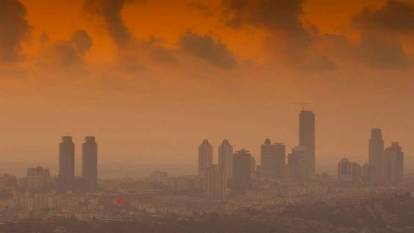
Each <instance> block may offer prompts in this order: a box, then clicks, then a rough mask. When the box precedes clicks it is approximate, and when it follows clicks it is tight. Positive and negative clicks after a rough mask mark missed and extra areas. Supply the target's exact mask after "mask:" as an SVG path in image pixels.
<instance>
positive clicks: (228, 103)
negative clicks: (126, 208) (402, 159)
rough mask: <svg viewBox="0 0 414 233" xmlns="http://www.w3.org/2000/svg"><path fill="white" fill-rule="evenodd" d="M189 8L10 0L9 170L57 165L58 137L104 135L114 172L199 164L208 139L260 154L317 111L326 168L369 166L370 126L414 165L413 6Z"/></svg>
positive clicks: (0, 65)
mask: <svg viewBox="0 0 414 233" xmlns="http://www.w3.org/2000/svg"><path fill="white" fill-rule="evenodd" d="M191 2H196V3H200V2H201V1H197V0H195V1H186V0H185V1H184V0H172V1H163V0H151V1H113V0H74V1H63V0H57V1H52V2H51V1H47V0H8V1H3V2H2V3H3V4H4V5H2V6H4V7H2V8H1V9H3V10H4V9H9V10H8V11H7V12H12V10H14V11H15V12H16V13H15V14H2V15H4V16H5V17H4V18H1V19H0V29H1V30H0V35H1V36H0V39H1V40H0V77H1V78H0V87H1V88H0V107H1V109H2V113H3V114H1V116H0V128H1V129H2V135H1V136H0V141H1V142H2V143H0V154H1V155H3V156H2V158H1V159H0V161H2V162H3V163H4V162H13V161H17V162H27V161H30V162H36V160H38V159H40V160H44V161H47V162H48V163H49V164H52V163H54V155H55V150H54V148H53V147H51V146H50V144H51V142H52V141H54V140H55V138H56V137H57V136H59V135H99V138H100V141H101V142H102V144H103V145H105V148H103V150H102V157H103V158H105V161H111V162H112V163H114V162H117V160H119V161H135V162H136V163H142V162H144V161H145V163H175V162H176V161H183V162H184V163H186V164H193V163H194V161H195V159H194V158H193V150H194V148H190V147H189V146H187V145H188V144H190V145H196V144H198V143H199V141H200V139H201V138H205V137H208V138H210V140H211V142H213V143H214V144H215V145H217V144H218V143H220V142H221V141H222V140H223V138H228V139H229V140H231V141H233V142H234V143H235V145H234V146H235V147H240V146H241V145H243V146H245V147H248V148H250V151H251V152H252V153H253V154H255V155H257V154H258V153H259V151H260V145H258V144H259V143H262V142H263V140H264V138H267V137H269V138H272V140H273V141H282V140H283V141H284V142H285V143H286V144H287V145H293V144H294V143H295V141H296V132H297V124H296V121H297V119H296V118H294V117H292V116H293V115H294V114H296V112H297V110H298V108H299V105H298V104H296V103H302V102H305V103H306V102H307V103H309V104H308V106H306V107H307V108H310V109H312V110H314V111H315V112H317V113H318V116H319V118H320V124H319V126H318V128H319V131H318V134H319V135H318V138H319V139H320V140H319V141H318V142H317V145H316V147H317V148H318V151H319V152H320V154H319V156H320V158H322V161H323V162H326V163H327V165H326V166H323V167H322V168H323V169H325V168H326V167H332V166H333V165H334V164H336V163H337V161H338V160H339V159H340V158H342V157H344V156H347V157H351V159H352V160H353V161H360V162H362V161H363V160H365V155H366V153H367V152H366V147H365V144H364V140H366V137H367V129H368V130H369V129H371V128H382V129H383V131H384V132H386V135H387V136H386V137H387V138H386V140H387V141H388V140H391V141H392V140H395V139H398V140H399V141H400V143H401V144H402V145H404V148H405V151H406V153H407V157H408V159H409V160H410V161H411V163H409V164H414V159H411V158H412V156H410V155H411V154H412V153H413V152H414V144H413V143H412V138H413V133H412V132H414V125H413V124H412V119H413V118H414V110H413V108H412V106H413V104H414V102H413V100H414V98H413V92H412V86H414V80H413V79H412V76H413V68H414V66H413V61H414V48H413V43H412V31H413V26H412V25H411V24H409V22H412V21H413V20H412V19H413V18H414V17H413V14H412V13H411V12H412V9H414V7H413V3H412V1H410V0H364V1H360V0H358V1H357V0H349V1H339V2H338V1H324V0H307V1H302V0H298V1H283V0H281V1H263V4H259V3H260V2H262V1H259V2H257V1H252V0H247V1H243V2H245V5H243V7H241V8H240V9H236V8H234V7H232V6H233V5H232V4H230V3H231V2H237V0H208V1H202V4H201V7H200V4H194V3H191ZM6 3H7V4H6ZM110 3H119V5H117V4H115V5H114V7H111V5H110ZM124 3H125V4H124ZM270 3H271V4H270ZM105 4H109V5H105ZM267 4H268V5H267ZM106 6H108V7H106ZM104 9H106V10H108V12H104ZM203 9H204V10H203ZM400 11H401V12H400ZM273 12H274V13H275V14H271V13H273ZM282 12H283V14H281V15H280V17H278V13H282ZM384 12H385V13H384ZM0 13H2V12H0ZM106 13H107V14H106ZM108 15H113V16H116V17H115V20H114V21H111V19H112V18H110V17H109V18H107V17H105V16H108ZM261 15H263V17H260V16H261ZM232 16H234V18H233V17H232ZM285 16H286V17H288V19H289V20H285V19H284V17H285ZM397 16H398V17H397ZM154 19H156V20H154ZM237 19H238V20H237ZM384 22H390V24H387V23H384ZM13 23H14V24H13ZM112 23H113V24H112ZM2 25H4V27H3V26H2ZM9 25H12V26H13V27H11V28H10V31H8V29H9V27H8V26H9ZM390 25H391V26H390ZM396 28H397V29H398V30H396ZM111 29H119V30H115V31H112V30H111ZM116 32H120V34H118V33H116ZM6 35H9V36H10V37H6ZM8 43H10V44H8ZM292 43H293V44H292ZM5 45H9V47H7V46H6V47H5ZM7 48H8V49H7ZM206 48H207V49H206ZM77 140H78V139H77ZM321 142H323V144H321ZM159 145H162V146H159ZM137 147H138V148H139V149H137ZM287 149H288V150H290V149H291V148H287ZM10 160H12V161H10ZM410 169H411V170H412V169H413V168H411V165H410Z"/></svg>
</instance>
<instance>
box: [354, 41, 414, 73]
mask: <svg viewBox="0 0 414 233" xmlns="http://www.w3.org/2000/svg"><path fill="white" fill-rule="evenodd" d="M356 54H357V55H358V56H359V57H360V58H361V59H362V60H363V61H365V63H366V64H367V65H369V66H371V67H373V68H380V69H402V68H406V67H407V66H408V65H409V64H410V60H409V58H408V56H407V54H406V53H405V51H404V49H403V47H402V45H401V42H400V41H399V40H397V39H395V38H384V37H380V36H377V35H372V34H366V35H364V36H363V38H362V41H361V43H360V44H359V45H358V46H357V50H356Z"/></svg>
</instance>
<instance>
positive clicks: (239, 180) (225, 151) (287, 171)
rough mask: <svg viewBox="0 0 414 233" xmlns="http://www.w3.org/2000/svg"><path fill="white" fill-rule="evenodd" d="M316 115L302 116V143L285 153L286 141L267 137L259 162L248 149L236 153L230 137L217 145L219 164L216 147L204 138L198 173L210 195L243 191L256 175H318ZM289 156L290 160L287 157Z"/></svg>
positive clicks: (302, 177)
mask: <svg viewBox="0 0 414 233" xmlns="http://www.w3.org/2000/svg"><path fill="white" fill-rule="evenodd" d="M315 157H316V156H315V115H314V113H313V112H312V111H302V112H301V113H300V115H299V145H298V146H296V147H294V148H293V150H292V152H291V153H289V154H288V155H287V156H286V146H285V144H283V143H272V142H271V140H270V139H266V140H265V142H264V144H262V145H261V155H260V165H256V159H255V158H254V156H252V154H251V153H250V152H249V151H247V150H244V149H242V150H239V151H236V152H234V149H233V146H232V145H231V144H230V142H229V141H228V140H224V141H223V142H222V143H221V144H220V145H219V148H218V164H213V146H212V145H211V144H210V143H209V141H208V140H204V141H203V142H202V143H201V145H200V146H199V149H198V176H199V177H200V179H201V181H202V183H203V187H204V190H205V191H206V193H207V196H208V197H209V198H211V199H223V198H225V196H226V195H227V194H228V193H242V192H245V191H246V190H248V189H250V188H251V187H252V180H253V179H254V178H258V177H260V178H263V179H291V180H294V181H301V182H303V181H306V180H310V179H312V178H313V177H314V176H315V170H316V169H315ZM286 158H287V159H286Z"/></svg>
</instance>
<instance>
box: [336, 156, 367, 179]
mask: <svg viewBox="0 0 414 233" xmlns="http://www.w3.org/2000/svg"><path fill="white" fill-rule="evenodd" d="M362 176H363V168H362V166H361V165H359V164H358V163H355V162H351V161H349V160H348V159H346V158H345V159H342V160H341V161H339V163H338V179H339V180H341V181H354V182H355V181H361V180H362Z"/></svg>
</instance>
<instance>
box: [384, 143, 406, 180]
mask: <svg viewBox="0 0 414 233" xmlns="http://www.w3.org/2000/svg"><path fill="white" fill-rule="evenodd" d="M384 159H385V179H386V182H388V183H392V184H395V183H398V182H400V181H401V180H402V179H403V177H404V152H403V151H402V149H401V146H400V145H399V143H398V142H393V143H392V145H391V146H390V147H387V149H385V152H384Z"/></svg>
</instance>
